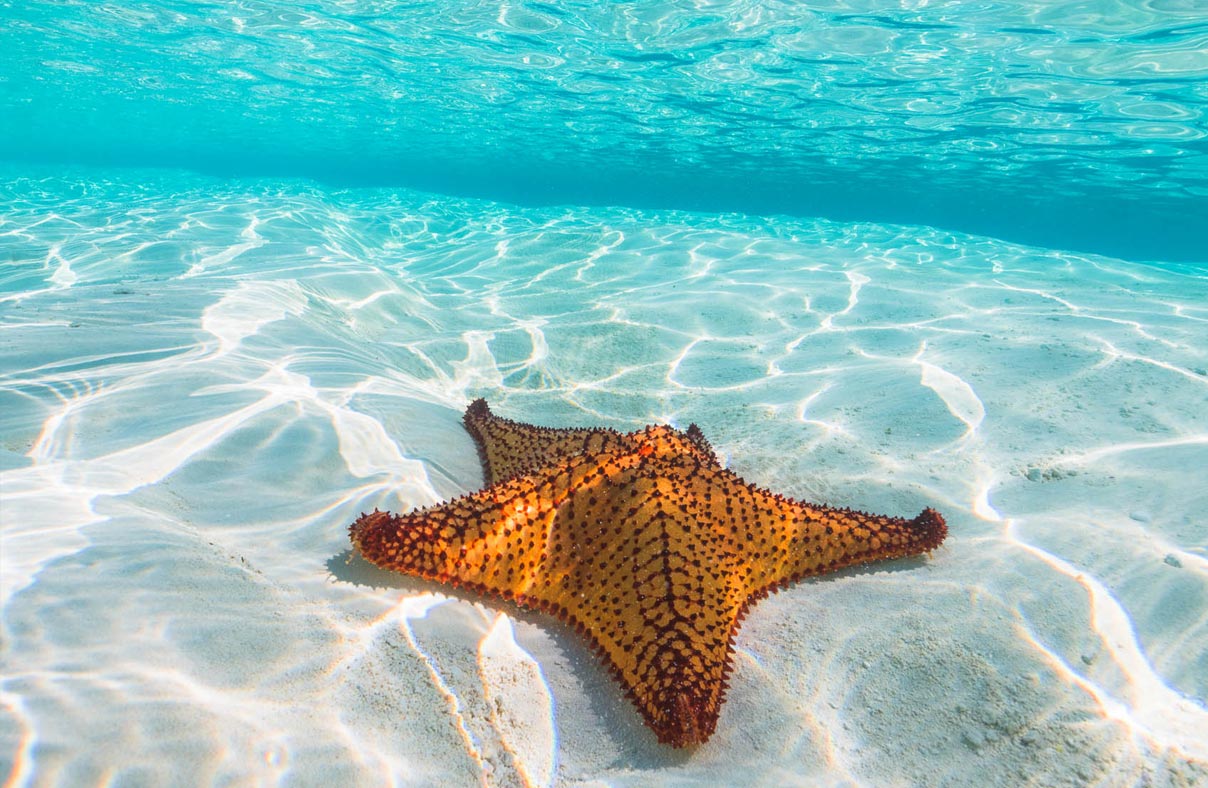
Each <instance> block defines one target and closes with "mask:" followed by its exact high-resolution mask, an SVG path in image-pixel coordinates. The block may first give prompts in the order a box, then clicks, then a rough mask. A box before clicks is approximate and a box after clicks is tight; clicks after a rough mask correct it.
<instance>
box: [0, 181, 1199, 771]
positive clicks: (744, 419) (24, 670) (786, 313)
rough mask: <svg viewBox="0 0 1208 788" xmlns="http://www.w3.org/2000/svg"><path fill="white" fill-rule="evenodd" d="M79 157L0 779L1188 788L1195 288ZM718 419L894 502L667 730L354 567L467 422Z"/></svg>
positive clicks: (842, 482)
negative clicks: (484, 418) (845, 566)
mask: <svg viewBox="0 0 1208 788" xmlns="http://www.w3.org/2000/svg"><path fill="white" fill-rule="evenodd" d="M123 178H124V180H118V181H108V180H105V179H104V178H102V177H101V176H99V175H98V174H97V173H86V174H81V175H79V177H77V178H54V179H34V178H22V177H13V178H9V179H6V181H5V182H6V183H7V184H8V185H7V186H5V187H3V188H4V190H5V193H4V194H2V195H0V197H3V205H4V206H5V207H4V214H3V216H2V217H0V284H2V290H0V319H2V320H3V331H2V333H0V353H2V356H0V357H2V358H3V367H2V368H0V375H2V377H0V383H2V386H0V436H2V438H3V446H2V447H0V467H2V468H3V469H4V471H3V478H2V481H0V484H2V491H3V506H2V522H3V544H2V551H3V564H2V567H0V568H2V589H3V595H4V596H3V618H2V622H3V649H4V651H3V657H4V659H3V665H4V667H3V670H4V673H3V684H2V690H0V702H2V703H3V712H2V713H0V769H7V770H9V773H10V776H9V782H8V785H13V786H21V785H64V786H66V785H83V784H96V783H102V782H106V784H113V785H136V784H158V785H169V784H175V785H182V784H223V785H254V784H277V783H282V784H289V785H383V784H387V783H393V784H401V785H478V784H486V785H521V784H525V783H528V784H531V785H634V786H637V785H648V784H652V783H655V782H658V783H662V784H675V785H688V784H696V783H700V784H706V783H707V784H756V785H759V784H763V785H793V784H796V785H895V786H897V785H952V786H960V785H974V784H976V785H1011V786H1014V785H1043V786H1057V785H1101V786H1115V785H1195V784H1200V785H1203V784H1208V708H1206V703H1208V701H1206V698H1208V656H1206V655H1208V520H1206V519H1205V517H1206V515H1205V512H1206V511H1208V485H1206V484H1205V483H1204V479H1205V475H1204V468H1205V467H1208V273H1206V272H1205V270H1204V269H1198V270H1197V269H1195V268H1191V267H1177V266H1165V265H1162V266H1159V265H1143V264H1137V263H1131V262H1125V261H1120V260H1113V259H1109V258H1103V257H1093V256H1088V255H1081V254H1074V253H1066V252H1056V251H1050V250H1042V249H1035V248H1023V247H1019V246H1014V245H1011V244H1008V243H1004V242H1001V241H998V240H994V239H989V238H978V237H968V236H960V235H953V234H951V233H947V232H942V231H938V230H934V229H930V228H920V227H893V226H884V225H873V224H836V223H830V222H825V221H814V220H797V219H792V220H790V219H756V218H750V217H740V216H706V215H694V214H680V213H672V212H640V211H632V210H622V209H582V208H575V209H543V210H528V209H518V208H514V207H508V206H501V205H496V204H491V203H486V202H475V201H469V200H455V199H445V198H440V199H438V198H434V197H431V196H427V195H421V194H415V193H398V192H387V191H364V192H359V191H356V192H354V191H348V192H329V191H323V190H320V189H318V188H316V187H313V186H310V185H306V184H298V183H277V184H267V185H266V184H251V183H242V184H240V183H228V182H218V181H205V180H201V179H190V178H187V177H185V176H180V177H179V178H172V177H169V176H166V175H162V174H160V175H146V176H145V177H144V176H137V177H136V176H135V175H126V176H123ZM476 396H485V397H487V398H488V399H489V400H490V401H491V403H492V406H493V408H494V409H495V410H496V412H498V413H500V414H502V415H505V416H509V417H512V418H516V419H520V420H525V421H533V422H538V423H544V424H549V425H555V426H569V425H608V426H612V427H615V428H618V429H632V428H636V427H638V426H641V425H643V424H646V423H651V422H666V423H672V424H676V425H679V426H686V424H687V423H688V422H690V421H694V422H696V423H698V424H699V425H701V427H702V428H703V429H704V431H705V433H706V435H708V437H709V438H710V439H711V440H712V442H713V444H714V446H715V447H716V448H717V449H718V450H719V453H720V454H721V455H722V456H723V458H724V460H725V461H726V462H727V463H728V464H729V465H730V467H732V468H733V469H735V470H736V471H737V472H738V473H740V474H741V475H743V476H744V477H745V478H747V479H748V480H751V481H756V482H758V483H760V484H762V485H765V486H768V487H771V488H773V489H775V490H778V491H781V492H784V493H787V494H791V495H794V496H796V497H801V498H805V499H808V500H811V501H818V502H824V503H828V504H832V505H838V506H851V507H856V508H861V509H865V510H870V511H877V512H884V513H889V514H899V515H910V516H913V515H914V514H916V513H917V512H918V511H919V510H920V509H922V508H923V507H924V506H934V507H935V508H937V509H939V510H940V511H941V512H943V514H944V515H945V517H946V518H947V520H948V523H949V526H950V529H951V530H950V536H949V539H948V541H947V542H946V543H945V544H944V545H943V546H942V547H941V548H940V549H939V550H937V551H936V552H935V553H933V554H932V555H931V556H930V557H928V558H925V559H917V560H908V561H901V562H897V563H891V564H880V565H876V566H873V567H870V568H867V569H865V570H861V571H850V572H846V573H842V574H839V575H836V576H831V577H828V578H824V579H820V580H816V581H810V582H805V583H801V584H799V585H797V586H795V587H793V588H792V589H790V590H788V591H785V592H783V593H781V594H779V595H777V596H775V597H773V598H771V599H768V600H766V601H764V602H762V603H760V604H759V605H758V606H757V607H756V608H755V609H754V611H753V613H752V615H751V616H750V617H749V618H748V620H747V622H746V623H745V625H744V627H743V629H742V630H741V633H740V637H739V640H738V651H737V661H736V668H735V672H734V679H733V687H732V689H731V692H730V695H729V699H728V701H727V703H726V705H725V707H724V708H723V711H722V715H721V720H720V724H719V726H718V731H717V734H716V735H715V736H714V737H713V738H712V739H711V740H710V741H709V742H708V743H707V744H706V745H704V746H702V747H700V748H699V749H696V750H695V751H691V752H682V751H673V750H669V749H667V748H664V747H662V746H660V745H659V744H658V743H657V742H656V741H655V740H654V737H653V736H652V735H651V734H650V732H649V731H648V730H646V729H645V728H644V727H643V726H642V724H641V722H640V720H639V718H638V715H637V713H636V712H635V711H634V710H633V709H632V708H631V707H630V706H629V704H628V703H627V702H626V701H625V700H624V699H623V697H622V695H621V692H620V690H619V689H618V688H617V687H616V686H615V685H614V684H613V683H612V681H611V679H609V678H608V676H607V675H606V674H605V673H604V672H603V670H602V669H601V668H600V667H599V666H598V665H597V664H596V662H595V661H594V659H593V658H592V657H591V655H590V654H589V653H588V652H587V650H586V649H585V647H584V646H583V645H582V644H581V643H579V642H578V640H577V639H576V638H575V637H574V635H573V633H571V632H569V631H568V630H567V629H566V628H565V627H563V626H562V625H560V624H559V623H557V622H556V621H553V620H551V619H549V618H548V617H546V616H543V615H540V614H537V613H530V612H526V611H521V610H518V609H516V608H515V607H512V606H507V605H502V604H497V603H493V602H490V601H483V600H479V599H476V598H474V597H472V596H469V595H465V594H457V593H446V592H445V590H444V589H441V588H440V587H437V586H435V585H432V584H427V583H423V582H419V581H415V580H412V579H409V578H405V577H401V576H394V575H391V574H389V573H385V572H380V571H377V570H374V569H372V568H370V567H368V566H367V565H365V564H364V563H363V562H360V561H359V560H353V561H350V560H349V556H348V552H347V551H348V548H349V545H348V541H347V533H346V527H347V525H348V523H349V522H351V521H352V520H353V519H354V518H355V516H356V515H357V513H358V512H360V511H363V510H367V509H372V508H373V507H375V506H379V507H382V508H389V509H393V510H405V509H408V508H411V507H414V506H418V505H423V504H429V503H433V502H436V501H439V500H441V499H443V498H447V497H450V496H453V495H456V494H459V493H462V492H465V491H467V490H471V489H474V488H475V487H477V486H478V485H479V484H480V483H481V479H482V477H481V471H480V468H479V465H478V460H477V457H476V455H475V452H474V449H473V446H472V444H471V441H470V439H469V437H468V436H467V435H466V434H465V433H464V432H463V430H462V427H461V424H460V415H461V412H462V410H463V408H464V407H465V405H466V403H467V402H468V401H469V400H470V399H472V398H473V397H476Z"/></svg>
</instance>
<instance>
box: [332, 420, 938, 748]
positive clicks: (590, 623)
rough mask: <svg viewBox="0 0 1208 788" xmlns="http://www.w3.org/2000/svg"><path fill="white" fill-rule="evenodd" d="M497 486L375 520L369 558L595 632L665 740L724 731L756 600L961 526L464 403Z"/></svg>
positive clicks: (653, 439)
mask: <svg viewBox="0 0 1208 788" xmlns="http://www.w3.org/2000/svg"><path fill="white" fill-rule="evenodd" d="M465 423H466V427H467V429H468V430H469V431H470V434H471V435H473V436H474V439H475V441H476V442H477V443H478V447H479V450H480V453H481V455H482V460H483V465H484V468H485V471H486V480H487V486H486V487H485V488H484V489H482V490H480V491H479V492H476V493H472V494H470V495H464V496H462V497H460V498H456V499H454V500H452V501H449V502H448V503H444V504H440V505H438V506H433V507H429V508H426V509H421V510H419V511H415V512H411V513H409V514H406V515H402V516H399V515H393V514H389V513H386V512H378V511H374V512H373V513H372V514H368V515H361V517H360V519H358V520H357V521H356V522H355V523H353V525H352V527H351V529H350V531H351V535H352V542H353V544H354V545H356V547H357V549H358V550H360V551H361V554H362V555H364V556H365V558H367V559H368V560H370V561H371V562H373V563H375V564H377V565H378V566H381V567H383V568H386V569H392V570H395V571H398V572H403V573H404V574H408V575H415V576H417V577H422V578H425V579H427V580H435V581H437V582H441V583H449V584H451V585H453V586H459V587H463V588H469V589H472V590H474V591H478V592H481V593H484V594H493V595H495V596H499V597H503V598H505V599H510V600H513V601H515V602H516V603H517V604H520V605H522V606H525V607H531V608H538V609H541V610H546V611H549V612H551V613H554V614H555V615H557V616H558V617H559V618H561V619H563V620H564V621H566V622H568V623H569V624H571V625H572V626H574V628H575V629H576V630H577V631H579V632H580V633H582V634H583V635H584V636H585V637H586V638H587V640H588V641H589V642H590V643H591V645H592V646H593V647H594V648H595V650H596V651H597V652H599V654H600V656H601V657H602V658H603V660H604V661H605V663H607V665H608V667H609V668H610V669H611V671H612V673H613V674H614V675H615V676H616V678H617V679H618V680H619V681H620V683H621V685H622V686H623V687H624V688H625V690H626V693H627V694H628V696H629V697H630V699H631V700H632V701H633V702H634V703H635V704H636V705H637V708H638V710H639V711H640V712H641V714H642V716H643V718H644V719H645V721H646V724H647V725H649V726H650V727H651V728H652V729H653V730H654V732H655V734H656V735H657V736H658V739H659V741H661V742H664V743H666V744H670V745H672V746H675V747H684V746H688V745H693V744H699V743H701V742H704V741H705V740H706V739H708V738H709V736H710V735H712V733H713V730H714V728H715V727H716V725H717V718H718V714H719V712H720V709H721V704H722V700H723V699H724V697H725V692H726V686H727V682H726V678H727V675H728V674H729V672H730V668H731V663H732V657H733V650H734V636H735V633H736V632H737V630H738V626H739V624H740V622H741V621H742V619H743V616H744V615H745V614H746V610H747V608H748V607H749V606H750V605H751V604H752V603H754V602H756V601H758V600H759V599H762V598H763V597H765V596H767V594H768V592H770V591H775V590H776V589H777V588H778V587H779V586H782V585H784V584H785V583H790V582H792V581H794V580H798V579H800V578H803V577H808V576H810V575H819V574H823V573H826V572H833V571H835V570H836V569H840V568H842V567H846V566H852V565H855V564H862V563H866V562H868V561H875V560H879V559H884V558H897V557H900V556H906V555H915V554H918V553H924V552H927V551H930V550H933V549H935V548H936V547H938V546H939V544H940V542H942V541H943V540H944V537H945V535H947V532H948V529H947V527H946V526H945V525H944V518H943V517H941V516H940V515H939V513H938V512H936V511H934V510H932V509H924V510H923V512H922V514H920V515H919V516H918V517H916V518H914V519H913V520H905V519H902V518H899V517H884V516H881V515H873V514H864V513H863V512H854V511H851V510H848V509H832V508H829V507H825V506H816V505H813V504H808V503H801V502H798V501H794V500H792V499H790V498H786V497H784V496H781V495H776V494H773V493H770V492H767V491H766V490H762V489H760V488H758V487H755V486H754V485H751V484H747V483H746V482H744V481H743V480H742V479H740V478H739V477H738V476H736V475H735V474H734V473H732V472H730V471H728V470H726V469H725V468H723V467H721V465H720V464H719V463H718V462H717V459H716V457H714V455H713V450H712V449H711V448H710V446H709V443H708V441H706V440H705V437H704V435H702V434H701V432H700V430H699V429H698V428H697V427H696V425H692V426H690V427H689V428H688V429H687V430H686V431H684V432H680V431H679V430H675V429H672V428H671V427H666V426H655V427H646V428H645V429H642V430H638V431H636V432H631V433H628V434H621V433H619V432H615V431H613V430H608V429H569V430H567V429H549V428H544V427H536V426H533V425H531V424H520V423H518V422H514V421H509V420H507V419H501V418H499V417H497V416H495V415H494V414H492V413H491V411H490V409H489V408H488V407H487V403H486V402H485V401H484V400H481V399H480V400H477V401H475V402H474V403H473V404H472V405H470V407H469V408H468V409H467V410H466V416H465Z"/></svg>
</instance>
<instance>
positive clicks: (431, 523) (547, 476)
mask: <svg viewBox="0 0 1208 788" xmlns="http://www.w3.org/2000/svg"><path fill="white" fill-rule="evenodd" d="M598 465H599V461H598V459H595V458H591V457H588V456H585V455H584V456H579V457H572V458H571V459H570V460H568V461H567V462H565V463H563V464H561V465H556V466H549V467H546V468H543V469H541V471H539V472H537V473H533V474H529V475H527V476H520V477H516V478H513V479H510V480H508V481H505V482H500V483H499V484H494V485H491V486H490V487H486V488H484V489H482V490H480V491H478V492H476V493H471V494H469V495H463V496H461V497H460V498H455V499H453V500H452V501H449V502H447V503H444V504H440V505H437V506H433V507H428V508H424V509H419V510H416V511H413V512H409V513H407V514H404V515H395V514H390V513H388V512H378V511H374V512H373V513H371V514H363V515H361V517H360V518H359V519H358V520H357V521H356V522H355V523H353V524H352V526H351V528H350V529H349V533H350V536H351V538H352V542H353V544H354V545H355V546H356V548H357V549H358V550H359V551H360V553H361V554H362V555H363V556H364V557H365V558H366V559H367V560H369V561H370V562H371V563H374V564H376V565H378V566H380V567H382V568H383V569H390V570H393V571H396V572H402V573H403V574H407V575H412V576H414V577H422V578H424V579H426V580H435V581H437V582H440V583H449V584H451V585H454V586H465V587H469V588H473V589H475V590H478V591H482V592H486V593H493V594H496V595H498V596H501V597H504V598H507V599H515V598H517V597H518V596H523V595H525V594H526V593H527V592H528V589H529V588H530V587H532V586H533V585H534V583H536V581H537V579H538V577H539V574H540V570H541V569H542V568H543V563H544V559H545V557H546V555H547V549H548V547H549V540H550V530H551V528H552V527H553V523H554V517H555V515H556V514H557V512H558V509H559V508H560V507H561V506H562V505H563V504H564V502H565V501H566V500H567V499H568V498H569V497H570V496H571V495H573V494H574V493H575V492H578V491H580V490H581V489H582V488H583V487H584V486H585V485H586V484H589V483H590V482H591V481H592V480H593V479H595V478H597V477H598V475H599V474H598Z"/></svg>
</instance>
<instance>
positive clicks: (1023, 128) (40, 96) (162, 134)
mask: <svg viewBox="0 0 1208 788" xmlns="http://www.w3.org/2000/svg"><path fill="white" fill-rule="evenodd" d="M1206 40H1208V12H1206V11H1205V10H1204V7H1203V3H1202V2H1200V0H1110V1H1109V0H1102V1H1099V2H1095V1H1091V2H1018V1H1016V2H984V3H956V2H938V3H929V2H903V3H885V2H879V1H878V0H832V1H830V2H819V3H809V4H798V3H785V2H766V3H761V2H637V3H634V2H626V3H537V2H528V3H512V2H448V3H398V2H352V3H350V2H343V1H340V0H325V1H324V2H305V3H302V2H299V3H279V2H243V3H235V2H209V3H198V2H141V3H99V2H56V3H36V4H26V5H22V4H17V3H5V4H4V5H3V6H0V52H3V53H4V55H3V68H2V71H0V80H2V81H0V156H3V157H4V158H6V159H10V160H16V161H18V162H21V161H29V160H34V161H47V162H52V163H59V162H71V163H101V164H116V165H122V166H147V165H152V166H167V167H186V168H191V169H198V170H201V171H204V172H208V173H217V174H222V175H237V176H243V175H257V174H271V175H278V176H301V177H314V178H319V179H322V180H324V181H327V182H329V183H335V184H339V185H348V186H356V185H374V186H381V185H388V186H404V187H418V188H424V189H434V190H436V191H440V192H442V193H454V194H459V195H465V196H481V197H486V198H491V199H502V200H507V201H510V202H515V203H520V204H525V205H538V204H567V203H569V204H577V205H601V204H620V205H634V206H639V207H663V208H684V209H702V210H711V211H712V210H723V211H743V212H748V213H790V214H795V215H804V216H819V215H820V216H825V217H827V218H833V219H841V220H864V221H882V222H894V223H902V222H905V223H924V224H930V225H937V226H944V227H946V228H949V229H957V230H964V231H970V232H977V233H984V234H988V235H994V236H997V237H1003V238H1010V239H1012V240H1019V241H1026V242H1028V243H1036V244H1041V245H1045V246H1049V247H1055V248H1075V249H1081V250H1089V251H1096V252H1102V253H1107V254H1115V255H1119V256H1127V257H1131V258H1134V259H1171V260H1173V259H1178V260H1197V261H1201V262H1202V261H1204V260H1205V259H1208V253H1206V252H1205V251H1204V248H1205V244H1204V238H1203V231H1202V228H1201V226H1202V224H1203V217H1204V216H1206V215H1208V156H1206V155H1205V154H1206V153H1208V141H1206V137H1208V127H1206V125H1205V119H1204V113H1205V106H1206V104H1208V94H1206V93H1205V78H1206V76H1208V57H1206V56H1205V51H1204V50H1205V41H1206Z"/></svg>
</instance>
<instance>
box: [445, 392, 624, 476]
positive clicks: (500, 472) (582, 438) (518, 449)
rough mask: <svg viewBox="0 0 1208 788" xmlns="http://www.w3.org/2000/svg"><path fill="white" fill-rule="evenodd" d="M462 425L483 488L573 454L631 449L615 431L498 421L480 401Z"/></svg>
mask: <svg viewBox="0 0 1208 788" xmlns="http://www.w3.org/2000/svg"><path fill="white" fill-rule="evenodd" d="M464 422H465V425H466V429H467V430H468V431H469V433H470V435H471V436H472V437H473V438H474V442H475V443H476V444H478V453H479V456H480V457H481V458H482V468H483V474H484V475H485V477H486V481H487V484H494V483H496V482H502V481H506V480H508V479H511V478H513V477H515V476H518V475H520V474H522V473H525V472H527V471H530V470H533V469H536V468H542V467H545V466H548V465H551V464H554V463H556V462H558V461H560V460H565V459H567V458H568V457H573V456H575V455H577V454H597V453H600V452H614V451H622V450H625V449H626V448H633V444H632V441H631V440H630V439H629V437H628V436H627V435H623V434H622V433H619V432H617V431H615V430H610V429H602V428H591V429H555V428H553V427H538V426H535V425H533V424H524V423H522V422H518V421H512V420H511V419H504V418H500V417H499V416H496V415H495V414H494V413H492V412H491V409H490V407H488V405H487V402H486V400H484V399H477V400H474V402H472V403H470V406H469V407H468V408H466V414H465V417H464Z"/></svg>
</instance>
